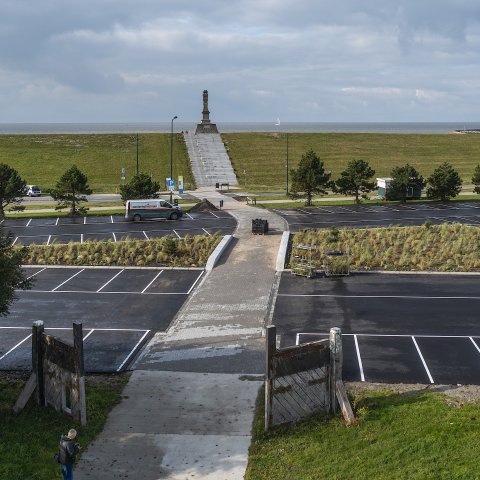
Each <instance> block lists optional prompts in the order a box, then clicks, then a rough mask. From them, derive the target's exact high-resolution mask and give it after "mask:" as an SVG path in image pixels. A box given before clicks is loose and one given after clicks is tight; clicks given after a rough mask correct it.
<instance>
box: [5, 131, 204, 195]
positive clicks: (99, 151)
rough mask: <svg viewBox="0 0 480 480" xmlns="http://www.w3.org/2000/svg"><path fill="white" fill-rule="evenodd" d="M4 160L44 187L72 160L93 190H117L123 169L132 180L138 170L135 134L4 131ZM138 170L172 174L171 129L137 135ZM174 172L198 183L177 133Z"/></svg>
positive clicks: (159, 177) (160, 177)
mask: <svg viewBox="0 0 480 480" xmlns="http://www.w3.org/2000/svg"><path fill="white" fill-rule="evenodd" d="M0 163H6V164H8V165H11V166H12V167H14V168H15V169H16V170H17V171H18V172H19V174H20V175H21V177H22V178H24V179H25V181H26V182H27V183H28V184H37V185H39V186H40V188H41V189H42V191H44V192H45V191H46V190H47V189H49V188H52V187H54V186H55V183H56V182H57V180H58V179H59V178H60V176H61V175H62V173H63V172H64V171H65V170H67V169H68V168H70V167H71V166H72V165H73V164H76V165H77V167H78V168H79V169H80V170H81V171H82V172H83V173H85V174H86V175H87V177H88V181H89V185H90V188H92V189H93V191H94V193H113V192H117V191H118V186H119V185H120V183H121V179H120V177H121V172H122V168H125V171H126V181H129V180H130V179H131V178H132V176H133V175H134V174H135V171H136V139H135V136H134V135H133V134H75V135H74V134H62V135H60V134H49V135H40V134H39V135H0ZM139 170H140V171H141V172H145V173H148V174H151V175H152V176H153V178H154V179H155V180H157V181H159V182H160V184H161V185H163V182H164V180H165V178H166V177H169V176H170V134H168V133H142V134H139ZM173 173H174V176H175V178H177V177H178V176H179V175H183V177H184V186H185V189H186V190H189V189H192V188H194V185H195V181H194V178H193V174H192V171H191V167H190V161H189V158H188V152H187V147H186V145H185V142H184V140H183V136H182V135H181V134H176V135H174V143H173Z"/></svg>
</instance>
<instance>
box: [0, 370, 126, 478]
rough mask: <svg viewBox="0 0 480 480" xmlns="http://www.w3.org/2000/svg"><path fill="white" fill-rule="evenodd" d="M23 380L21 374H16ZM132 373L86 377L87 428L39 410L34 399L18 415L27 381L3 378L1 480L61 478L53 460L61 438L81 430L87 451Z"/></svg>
mask: <svg viewBox="0 0 480 480" xmlns="http://www.w3.org/2000/svg"><path fill="white" fill-rule="evenodd" d="M16 376H17V377H20V376H19V375H16ZM128 377H129V375H128V374H121V375H115V376H106V375H102V376H89V377H87V378H86V382H85V383H86V395H87V421H88V425H87V426H86V427H81V426H79V425H75V424H74V423H73V422H72V420H71V418H70V417H69V416H67V415H65V414H61V413H57V412H55V410H53V409H52V408H41V407H38V406H37V405H36V404H35V402H34V401H33V400H32V399H31V400H30V402H29V403H28V405H27V406H26V407H25V409H24V410H23V411H22V412H20V413H19V414H18V415H15V414H14V413H13V411H12V408H13V405H14V404H15V401H16V399H17V397H18V394H19V393H20V392H21V390H22V388H23V385H24V383H25V379H23V380H22V379H20V378H8V377H6V375H5V374H1V375H0V459H1V461H0V479H2V480H54V479H61V478H62V475H61V473H60V466H59V465H58V463H55V462H54V461H53V459H52V457H53V454H54V453H55V452H57V451H58V444H59V440H60V435H61V434H62V433H63V434H65V433H66V432H68V430H69V429H70V428H75V429H76V430H77V431H78V437H77V438H78V441H79V442H80V444H81V445H82V450H83V451H84V450H85V449H86V447H87V445H88V444H89V443H90V442H91V441H92V440H93V439H94V438H95V437H96V436H97V435H98V434H99V433H100V432H101V431H102V429H103V426H104V425H105V422H106V420H107V416H108V413H109V412H110V410H111V409H112V407H113V406H114V405H115V404H116V403H118V402H119V401H120V398H121V392H122V390H123V387H124V386H125V384H126V382H127V381H128Z"/></svg>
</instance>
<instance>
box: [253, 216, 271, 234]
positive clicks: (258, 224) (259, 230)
mask: <svg viewBox="0 0 480 480" xmlns="http://www.w3.org/2000/svg"><path fill="white" fill-rule="evenodd" d="M267 232H268V221H267V220H262V219H261V218H255V219H254V220H252V233H254V234H255V235H265V234H266V233H267Z"/></svg>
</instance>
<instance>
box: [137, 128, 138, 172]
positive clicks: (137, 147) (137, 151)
mask: <svg viewBox="0 0 480 480" xmlns="http://www.w3.org/2000/svg"><path fill="white" fill-rule="evenodd" d="M137 177H138V133H137Z"/></svg>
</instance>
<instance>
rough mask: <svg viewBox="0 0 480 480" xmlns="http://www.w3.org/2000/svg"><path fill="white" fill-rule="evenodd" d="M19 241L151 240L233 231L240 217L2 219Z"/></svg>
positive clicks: (217, 214) (216, 214)
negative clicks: (142, 220)
mask: <svg viewBox="0 0 480 480" xmlns="http://www.w3.org/2000/svg"><path fill="white" fill-rule="evenodd" d="M0 224H1V225H2V226H3V228H4V230H5V231H6V232H11V233H12V235H13V236H14V243H15V244H17V243H18V244H23V245H30V244H32V243H36V244H47V245H50V244H51V243H68V242H81V243H83V242H86V241H88V240H111V241H114V242H116V241H119V240H124V239H126V238H130V239H135V240H138V239H141V240H148V239H151V238H159V237H163V236H166V235H174V236H176V237H178V238H181V237H184V236H186V235H190V236H193V235H213V234H215V233H217V232H219V233H221V234H222V235H228V234H231V233H233V231H234V230H235V228H236V225H237V224H236V220H235V219H234V218H233V217H232V216H231V215H230V214H228V213H227V212H223V211H216V212H207V213H191V214H190V213H188V212H186V213H185V214H184V216H183V217H182V218H181V219H179V220H160V221H144V222H138V223H137V222H127V221H126V220H125V218H124V217H123V216H121V215H108V216H88V217H75V218H70V217H56V218H54V217H50V218H20V219H13V218H12V219H10V218H8V219H6V220H2V221H0Z"/></svg>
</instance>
